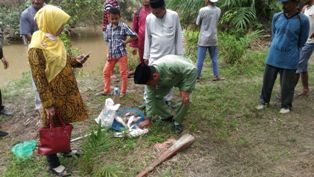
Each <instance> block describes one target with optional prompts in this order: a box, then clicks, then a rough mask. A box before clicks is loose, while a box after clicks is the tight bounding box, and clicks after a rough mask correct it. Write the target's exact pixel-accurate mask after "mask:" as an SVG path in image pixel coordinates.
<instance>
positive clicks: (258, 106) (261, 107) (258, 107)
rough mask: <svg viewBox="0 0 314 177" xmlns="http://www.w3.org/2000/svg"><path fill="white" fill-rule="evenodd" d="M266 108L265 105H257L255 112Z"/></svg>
mask: <svg viewBox="0 0 314 177" xmlns="http://www.w3.org/2000/svg"><path fill="white" fill-rule="evenodd" d="M265 108H266V104H259V105H257V106H256V107H255V109H256V110H263V109H265Z"/></svg>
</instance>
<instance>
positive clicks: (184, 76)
mask: <svg viewBox="0 0 314 177" xmlns="http://www.w3.org/2000/svg"><path fill="white" fill-rule="evenodd" d="M196 76H197V71H196V67H195V65H194V64H193V63H192V62H191V61H190V60H188V59H186V58H184V57H182V56H178V55H166V56H163V57H161V58H160V59H158V60H156V61H154V62H153V63H152V64H151V65H150V66H148V65H145V64H140V65H138V66H137V67H136V70H135V74H134V82H135V84H145V85H147V105H146V114H147V115H146V119H145V120H144V121H143V122H142V123H141V124H140V125H139V126H140V127H141V128H143V127H150V126H151V124H152V122H151V119H152V117H153V116H159V117H160V118H161V119H162V120H172V122H173V131H175V132H176V133H181V132H182V131H183V127H182V124H181V123H182V120H183V117H184V116H185V115H186V113H187V110H188V107H189V103H190V95H191V93H192V90H193V89H194V87H195V83H196ZM173 87H178V88H179V90H180V96H181V99H182V101H181V102H180V103H179V104H178V106H177V108H176V112H175V115H174V116H173V115H172V114H171V109H170V108H169V106H168V105H167V104H166V103H165V101H164V99H163V98H164V97H165V96H166V95H167V94H168V93H169V91H170V89H171V88H173Z"/></svg>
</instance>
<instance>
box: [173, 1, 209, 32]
mask: <svg viewBox="0 0 314 177" xmlns="http://www.w3.org/2000/svg"><path fill="white" fill-rule="evenodd" d="M202 6H204V1H203V0H189V1H186V0H171V1H167V8H170V9H173V10H175V11H177V12H178V13H179V14H180V21H181V24H182V25H183V26H188V25H191V24H195V20H196V17H197V14H198V10H199V8H201V7H202Z"/></svg>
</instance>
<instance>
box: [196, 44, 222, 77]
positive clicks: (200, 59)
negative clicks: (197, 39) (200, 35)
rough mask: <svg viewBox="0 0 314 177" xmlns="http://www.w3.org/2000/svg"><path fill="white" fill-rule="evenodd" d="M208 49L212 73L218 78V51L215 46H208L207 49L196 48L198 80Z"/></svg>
mask: <svg viewBox="0 0 314 177" xmlns="http://www.w3.org/2000/svg"><path fill="white" fill-rule="evenodd" d="M207 49H208V52H209V56H210V58H211V60H212V67H213V73H214V76H215V77H218V76H219V71H218V50H217V46H208V47H202V46H198V53H197V63H196V67H197V78H200V77H201V76H202V68H203V64H204V60H205V56H206V50H207Z"/></svg>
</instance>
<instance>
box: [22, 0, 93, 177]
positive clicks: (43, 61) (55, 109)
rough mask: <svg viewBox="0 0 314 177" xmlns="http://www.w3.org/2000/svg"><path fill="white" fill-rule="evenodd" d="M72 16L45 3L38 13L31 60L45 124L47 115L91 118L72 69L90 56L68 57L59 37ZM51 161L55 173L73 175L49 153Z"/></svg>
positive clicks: (48, 116) (66, 120) (67, 117)
mask: <svg viewBox="0 0 314 177" xmlns="http://www.w3.org/2000/svg"><path fill="white" fill-rule="evenodd" d="M69 18H70V16H69V15H68V14H67V13H65V12H64V11H62V10H61V9H59V8H58V7H55V6H51V5H46V6H44V7H43V8H42V9H41V10H39V11H38V12H37V14H36V16H35V20H36V22H37V25H38V28H39V30H38V31H37V32H35V33H34V34H33V36H32V41H31V44H30V46H29V50H28V59H29V63H30V66H31V70H32V75H33V78H34V82H35V84H36V87H37V90H38V92H39V96H40V99H41V101H42V105H43V111H42V119H43V123H44V125H46V121H47V118H54V117H55V114H56V113H57V115H59V116H61V117H62V118H63V119H64V121H65V122H67V123H70V122H75V121H82V120H85V119H87V117H88V116H87V111H86V109H85V107H84V104H83V101H82V98H81V95H80V92H79V90H78V87H77V82H76V79H75V77H74V73H73V70H72V67H82V64H83V63H84V62H85V61H86V59H87V58H82V56H80V57H77V58H74V59H70V58H68V57H67V52H66V50H65V47H64V44H63V42H62V41H61V39H60V38H59V37H58V36H59V35H60V34H61V32H62V31H63V26H64V24H66V22H67V21H68V20H69ZM56 121H57V120H54V122H56ZM47 160H48V164H49V168H50V170H51V171H52V172H54V173H56V174H57V175H59V176H67V175H69V174H68V173H67V172H66V170H65V167H64V166H62V165H60V162H59V159H58V157H57V155H56V154H53V155H47Z"/></svg>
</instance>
